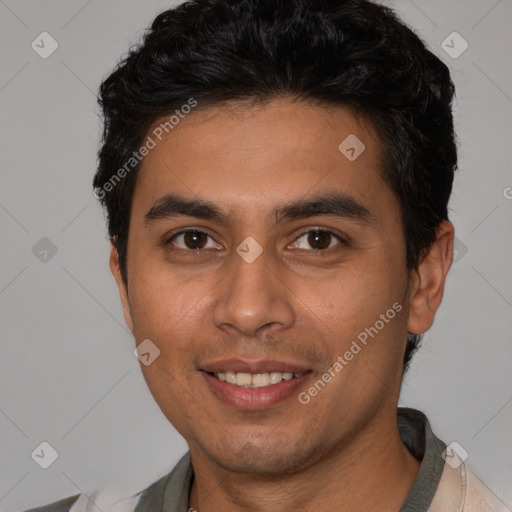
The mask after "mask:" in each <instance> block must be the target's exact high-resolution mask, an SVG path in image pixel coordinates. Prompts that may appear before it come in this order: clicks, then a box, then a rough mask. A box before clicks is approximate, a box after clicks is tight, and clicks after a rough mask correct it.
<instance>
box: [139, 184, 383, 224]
mask: <svg viewBox="0 0 512 512" xmlns="http://www.w3.org/2000/svg"><path fill="white" fill-rule="evenodd" d="M317 215H329V216H334V217H339V218H343V219H348V220H352V221H355V222H357V223H359V224H362V225H371V224H373V223H374V222H375V217H374V216H373V215H372V214H371V213H370V211H369V210H368V209H367V208H366V207H365V206H363V205H362V204H361V203H359V202H358V201H357V200H356V199H354V198H353V197H351V196H349V195H347V194H344V193H341V192H330V193H326V194H321V195H316V196H314V197H309V198H307V199H298V200H295V201H292V202H289V203H286V204H284V205H282V206H280V207H279V208H277V209H276V210H275V211H274V222H275V224H276V225H277V224H279V223H281V222H283V221H286V220H288V221H289V220H296V219H305V218H308V217H314V216H317ZM179 216H187V217H196V218H200V219H205V220H213V221H217V222H220V223H222V224H230V223H231V221H232V220H233V218H234V215H233V214H232V213H225V212H224V211H223V210H222V209H221V208H219V207H218V206H217V205H216V204H215V203H212V202H210V201H207V200H204V199H188V198H185V197H183V196H180V195H178V194H167V195H165V196H163V197H161V198H159V199H158V200H157V201H155V204H154V205H153V206H152V207H151V208H150V209H149V210H148V212H147V213H146V215H145V216H144V223H145V224H147V225H149V224H153V223H157V222H159V221H164V220H168V219H171V218H173V217H179Z"/></svg>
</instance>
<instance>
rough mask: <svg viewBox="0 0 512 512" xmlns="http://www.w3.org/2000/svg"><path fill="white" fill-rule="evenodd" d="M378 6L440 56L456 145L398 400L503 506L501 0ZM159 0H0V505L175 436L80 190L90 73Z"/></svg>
mask: <svg viewBox="0 0 512 512" xmlns="http://www.w3.org/2000/svg"><path fill="white" fill-rule="evenodd" d="M388 4H389V5H391V6H393V7H395V8H396V9H397V11H398V12H399V13H400V14H401V15H402V17H403V18H404V19H405V21H406V22H408V23H409V24H410V25H411V26H412V27H413V28H414V29H415V30H416V31H417V33H418V34H419V35H420V37H421V38H422V39H423V40H424V41H425V42H427V44H428V46H429V48H430V49H431V50H432V51H433V52H434V53H435V54H437V55H438V56H439V57H440V58H441V59H442V60H443V61H444V62H445V63H446V64H447V65H448V66H449V67H450V69H451V71H452V76H453V80H454V81H455V84H456V87H457V100H456V105H455V116H456V130H457V134H458V140H459V147H460V160H459V168H460V171H459V173H458V175H457V177H456V180H455V185H454V193H453V197H452V200H451V203H450V215H451V220H452V222H453V223H454V225H455V228H456V236H457V242H456V249H457V255H456V261H455V263H454V265H453V267H452V269H451V271H450V274H449V276H448V280H447V285H446V291H445V297H444V301H443V304H442V307H441V309H440V311H439V313H438V316H437V318H436V322H435V325H434V327H433V328H432V329H431V330H430V332H429V333H428V335H427V336H426V338H425V341H424V344H423V347H422V348H421V350H420V351H419V352H418V353H417V355H416V357H415V360H414V363H413V366H412V368H411V370H410V372H409V374H408V375H407V377H406V379H405V382H404V386H403V392H402V395H401V401H400V405H404V406H409V407H415V408H418V409H420V410H422V411H424V412H425V413H426V414H427V415H428V417H429V419H430V421H431V423H432V426H433V428H434V431H435V432H436V434H437V435H438V436H439V437H441V438H442V439H443V440H444V441H445V442H446V443H450V442H452V441H457V442H458V443H459V444H460V445H461V446H462V447H464V449H465V450H466V451H467V452H468V454H469V458H468V463H470V464H471V466H472V467H473V470H474V471H475V472H476V473H477V474H478V475H479V476H480V477H481V478H482V479H483V480H484V481H485V482H486V483H487V485H488V486H489V487H490V488H491V489H492V490H493V492H495V493H496V494H497V495H498V496H499V497H500V498H501V499H502V500H503V501H504V502H505V503H506V504H507V505H508V507H509V508H512V490H511V487H510V483H511V482H512V463H511V460H512V442H511V432H512V428H511V426H512V385H511V376H510V375H511V372H510V364H511V360H512V358H511V356H512V343H511V341H512V340H511V331H512V314H511V313H512V271H511V263H512V258H511V256H512V250H511V249H512V242H511V233H512V230H511V224H512V223H511V219H512V188H511V187H512V174H511V172H510V162H511V160H512V155H511V133H512V129H511V124H512V123H511V119H512V115H511V114H512V80H511V62H512V59H510V53H511V50H512V45H511V39H512V38H511V30H510V20H511V19H512V2H511V1H510V0H499V1H498V0H471V1H468V0H451V1H447V0H431V1H424V2H420V0H415V1H412V0H397V1H395V2H389V3H388ZM172 5H173V4H172V2H169V1H162V0H158V1H157V0H153V1H145V2H141V1H137V0H124V1H120V0H101V1H100V0H88V1H87V0H72V1H70V0H67V1H64V0H37V1H36V0H17V1H14V0H0V48H1V52H2V67H1V75H0V106H1V120H2V123H1V132H0V141H1V162H2V168H1V169H2V182H1V188H0V225H1V229H2V259H1V271H0V307H1V315H2V316H1V340H2V349H1V358H0V365H1V402H0V426H1V436H2V437H1V446H2V467H1V474H0V508H1V510H3V511H15V510H23V509H24V508H28V507H31V506H35V505H41V504H44V503H48V502H50V501H54V500H57V499H60V498H62V497H64V496H68V495H71V494H76V493H79V492H86V493H88V492H90V491H91V490H93V489H97V488H101V487H103V486H104V485H106V484H107V483H108V485H119V486H126V487H127V489H131V490H132V491H133V492H135V491H138V490H140V489H142V488H143V487H145V486H146V485H148V484H149V483H151V482H153V481H154V480H156V479H157V478H158V477H160V476H161V475H163V474H165V473H167V472H168V471H169V470H170V469H171V468H172V467H173V466H174V464H175V463H176V461H177V460H178V459H179V457H180V456H181V455H182V454H183V453H184V452H185V450H186V444H185V442H184V441H183V439H181V437H180V436H179V435H178V434H177V433H176V432H175V431H174V429H173V427H172V426H171V425H170V424H169V423H168V421H167V420H166V419H165V417H164V416H163V414H162V413H161V411H160V410H159V408H158V406H157V405H156V403H155V402H154V400H153V398H152V396H151V395H150V393H149V391H148V389H147V387H146V384H145V381H144V380H143V378H142V375H141V371H140V368H139V362H138V361H137V359H136V358H135V357H134V355H133V348H134V341H133V339H132V338H131V336H130V334H129V332H128V331H127V329H126V327H125V325H124V320H123V317H122V313H121V308H120V304H119V300H118V295H117V289H116V288H115V285H114V281H113V279H112V277H111V274H110V271H109V268H108V250H109V245H108V241H107V238H106V230H105V224H104V217H103V212H102V211H101V208H100V206H99V204H98V202H97V200H96V199H95V197H94V196H93V195H92V190H91V179H92V177H93V174H94V172H95V166H96V152H97V149H98V139H99V133H100V123H99V119H98V108H97V107H96V91H97V87H98V85H99V83H100V81H101V80H102V78H103V77H105V76H107V74H108V73H109V72H110V71H111V70H112V68H113V66H114V65H115V63H116V61H117V60H118V59H119V57H120V56H121V55H122V54H123V53H124V52H125V51H126V50H127V49H128V47H129V45H130V44H132V43H134V42H136V41H137V40H138V38H139V37H140V36H141V34H142V33H143V30H144V29H146V28H147V27H148V26H149V25H150V23H151V21H152V20H153V18H154V17H155V15H156V14H158V13H159V12H161V11H162V10H164V9H166V8H168V7H170V6H172ZM42 32H48V34H50V35H51V37H52V38H53V39H54V40H55V41H56V42H57V43H58V48H57V50H56V51H55V52H54V53H53V54H52V55H50V56H49V57H48V58H46V59H43V58H42V57H41V56H40V55H39V54H38V53H37V52H36V51H35V50H34V49H33V48H32V46H31V43H32V42H33V41H34V40H35V41H36V42H37V41H38V40H39V41H40V39H38V37H39V35H40V34H41V33H42ZM453 32H457V33H458V34H460V37H461V38H462V39H461V38H459V36H454V35H453ZM44 37H46V38H47V37H48V36H44ZM448 37H451V39H448V40H447V38H448ZM454 37H455V39H454ZM445 40H447V41H448V43H449V45H450V46H451V47H452V49H451V53H452V56H450V55H449V54H448V53H447V52H446V51H445V50H444V49H443V41H445ZM46 41H47V44H46V45H45V47H46V50H48V49H49V48H51V45H50V40H49V39H46ZM452 41H453V42H452ZM464 41H466V42H467V44H468V47H467V49H466V50H465V51H464V52H463V53H462V54H461V55H458V56H456V58H455V57H454V56H453V55H454V53H458V52H460V50H461V49H462V48H463V47H464V46H465V43H464ZM53 44H55V43H53ZM40 46H41V44H40ZM445 46H446V43H445ZM45 251H46V252H45ZM42 442H47V443H49V444H50V445H51V446H52V447H53V448H54V449H55V450H56V451H57V453H58V458H57V460H56V461H55V462H54V463H53V464H52V465H51V466H50V467H49V468H48V469H42V468H41V467H40V466H39V465H38V464H36V462H35V461H34V459H33V458H32V456H31V454H32V453H33V452H34V450H36V448H38V447H39V446H40V444H41V443H42Z"/></svg>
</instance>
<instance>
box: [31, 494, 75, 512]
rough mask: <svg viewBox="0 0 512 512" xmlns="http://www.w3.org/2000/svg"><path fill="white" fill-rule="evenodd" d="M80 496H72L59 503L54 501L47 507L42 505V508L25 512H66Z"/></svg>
mask: <svg viewBox="0 0 512 512" xmlns="http://www.w3.org/2000/svg"><path fill="white" fill-rule="evenodd" d="M79 496H80V494H75V495H74V496H68V497H67V498H64V499H62V500H59V501H54V502H53V503H49V504H48V505H43V506H42V507H36V508H31V509H30V510H26V511H25V512H68V511H69V510H70V509H71V507H72V506H73V505H74V504H75V502H76V500H77V499H78V497H79Z"/></svg>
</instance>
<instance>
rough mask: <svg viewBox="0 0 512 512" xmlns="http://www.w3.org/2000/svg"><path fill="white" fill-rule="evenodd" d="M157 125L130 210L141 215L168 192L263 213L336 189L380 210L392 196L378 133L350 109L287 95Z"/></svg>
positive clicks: (230, 208)
mask: <svg viewBox="0 0 512 512" xmlns="http://www.w3.org/2000/svg"><path fill="white" fill-rule="evenodd" d="M162 121H163V122H165V119H163V120H159V122H158V123H155V125H154V127H157V126H159V123H161V122H162ZM154 127H153V128H152V129H150V130H149V131H148V136H149V137H152V138H153V139H154V142H155V146H154V148H153V149H152V150H151V151H150V152H149V154H147V155H146V156H145V158H144V160H143V162H142V165H141V168H140V171H139V176H138V178H137V186H136V189H135V196H134V202H133V204H134V206H133V208H134V212H133V213H135V210H136V209H138V207H139V206H140V208H141V211H140V212H139V213H141V214H142V208H146V209H147V208H151V207H152V206H153V205H154V204H155V203H156V202H157V201H158V199H159V198H161V197H162V196H163V195H165V194H166V193H178V194H179V195H181V196H185V197H189V198H194V197H200V198H201V199H209V200H211V201H212V202H215V203H217V204H221V205H223V208H224V209H225V210H226V213H229V211H232V212H237V210H240V209H241V208H243V209H244V210H245V211H251V212H253V213H256V212H261V210H262V208H263V209H265V208H267V207H268V209H270V208H271V207H272V208H273V207H275V206H276V205H279V204H282V203H283V202H289V201H292V200H296V199H299V198H301V197H305V196H307V195H308V194H311V195H318V192H320V191H322V192H326V191H332V190H337V191H339V192H342V193H345V194H347V195H350V196H352V197H354V198H355V199H357V200H358V201H359V202H361V203H362V204H367V205H374V206H376V207H377V208H379V206H380V208H386V204H385V203H386V201H387V202H389V201H391V202H392V201H393V200H394V197H393V195H392V194H391V192H390V190H389V189H388V188H387V186H386V185H385V183H384V181H383V180H382V177H381V146H380V142H379V139H378V136H377V134H376V133H375V131H374V129H373V127H372V125H371V124H370V123H369V122H368V121H367V120H365V119H364V118H362V117H361V116H358V115H357V114H356V113H354V112H352V111H350V110H348V109H346V108H341V107H326V106H317V105H312V104H308V103H304V102H293V101H290V100H286V99H280V100H273V101H271V102H269V103H266V104H264V105H258V106H252V107H248V106H246V105H244V104H241V103H231V104H227V105H222V106H216V107H212V108H208V109H205V110H197V111H193V112H192V113H190V114H188V115H187V116H184V117H183V118H182V119H180V121H179V124H177V125H175V126H174V127H173V128H172V130H169V132H168V133H165V132H164V134H163V136H161V137H160V138H161V140H159V139H158V138H157V137H155V135H154V133H160V132H161V131H162V130H160V132H155V131H154ZM380 203H382V204H380ZM387 206H388V207H389V205H387ZM372 207H373V206H372ZM237 213H239V212H237Z"/></svg>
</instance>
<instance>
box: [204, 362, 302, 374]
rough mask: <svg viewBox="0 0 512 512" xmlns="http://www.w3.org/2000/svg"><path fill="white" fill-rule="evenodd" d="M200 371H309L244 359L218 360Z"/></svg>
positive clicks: (295, 365) (275, 363) (288, 364)
mask: <svg viewBox="0 0 512 512" xmlns="http://www.w3.org/2000/svg"><path fill="white" fill-rule="evenodd" d="M200 369H201V370H203V371H205V372H209V373H218V372H229V371H231V372H235V373H253V374H254V373H265V372H268V373H270V372H283V373H285V372H289V373H304V372H307V371H309V370H310V369H309V368H307V367H305V366H304V365H301V364H298V363H294V362H290V361H279V360H276V359H272V360H258V361H249V360H244V359H219V360H217V361H211V362H209V363H206V364H204V365H201V367H200Z"/></svg>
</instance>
